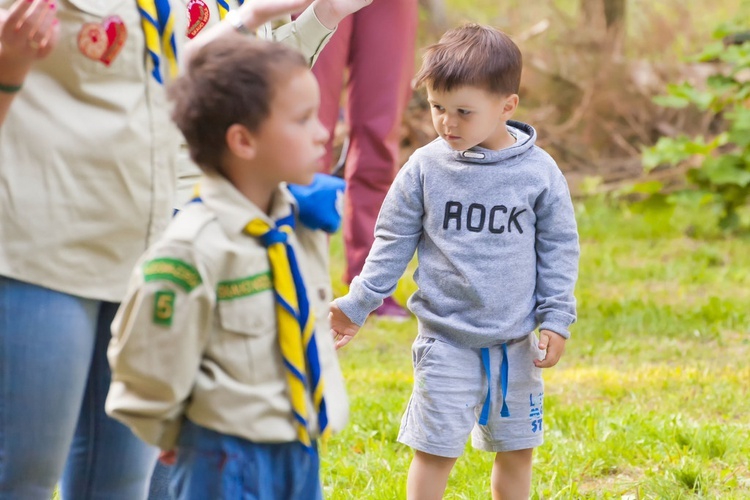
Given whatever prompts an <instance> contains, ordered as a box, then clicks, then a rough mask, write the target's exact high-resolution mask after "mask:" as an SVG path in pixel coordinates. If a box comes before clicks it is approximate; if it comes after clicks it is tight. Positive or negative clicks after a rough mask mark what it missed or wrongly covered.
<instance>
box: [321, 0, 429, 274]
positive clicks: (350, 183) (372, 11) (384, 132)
mask: <svg viewBox="0 0 750 500" xmlns="http://www.w3.org/2000/svg"><path fill="white" fill-rule="evenodd" d="M416 29H417V0H376V1H374V2H373V3H372V4H370V5H369V6H367V7H365V8H364V9H362V10H360V11H359V12H356V13H355V14H353V15H351V16H349V17H347V18H346V19H344V20H343V21H342V22H341V23H339V26H338V29H337V30H336V32H335V33H334V35H333V38H332V39H331V40H330V42H329V43H328V45H327V46H326V47H325V48H324V49H323V51H322V53H321V54H320V56H319V58H318V60H317V62H316V63H315V66H313V72H314V73H315V76H316V77H317V79H318V82H319V84H320V92H321V107H320V119H321V121H322V122H323V124H324V125H325V126H326V127H327V128H328V130H329V131H330V132H331V139H330V140H329V143H328V147H327V157H326V160H327V161H326V165H332V163H333V159H332V158H331V149H332V144H333V131H334V129H335V127H336V122H337V120H338V116H339V105H340V102H341V91H342V89H343V87H344V82H345V74H346V73H347V70H348V78H346V91H347V94H346V108H345V119H346V122H347V123H348V125H349V129H350V136H349V141H350V142H349V152H348V155H347V159H346V170H345V172H346V174H345V178H346V181H347V188H346V195H345V200H344V201H345V202H344V223H343V233H344V243H345V245H346V261H347V266H346V271H345V275H344V280H345V281H346V282H347V283H349V282H351V280H352V278H354V277H355V276H357V275H358V274H359V273H360V272H361V271H362V266H363V265H364V263H365V259H366V258H367V254H368V252H369V251H370V247H371V246H372V243H373V241H374V230H375V222H376V220H377V216H378V212H379V210H380V205H381V204H382V203H383V199H384V198H385V195H386V193H387V192H388V188H389V187H390V185H391V182H393V178H394V177H395V175H396V172H397V171H398V169H399V168H400V167H401V165H399V161H398V160H399V141H400V128H401V117H402V115H403V112H404V109H405V108H406V105H407V103H408V101H409V98H410V96H411V79H412V77H413V75H414V64H415V57H414V56H415V54H414V44H415V36H416Z"/></svg>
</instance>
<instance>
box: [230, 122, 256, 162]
mask: <svg viewBox="0 0 750 500" xmlns="http://www.w3.org/2000/svg"><path fill="white" fill-rule="evenodd" d="M225 140H226V141H227V149H229V152H230V153H232V154H233V155H235V156H237V157H239V158H241V159H243V160H252V159H253V158H255V155H257V154H258V139H257V137H256V136H255V134H253V133H252V132H250V131H249V130H248V129H247V127H245V126H244V125H240V124H239V123H234V124H232V125H230V126H229V128H228V129H227V133H226V136H225Z"/></svg>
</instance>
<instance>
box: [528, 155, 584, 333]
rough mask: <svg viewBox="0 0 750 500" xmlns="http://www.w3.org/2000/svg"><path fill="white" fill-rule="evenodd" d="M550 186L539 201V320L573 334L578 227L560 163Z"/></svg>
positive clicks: (548, 327)
mask: <svg viewBox="0 0 750 500" xmlns="http://www.w3.org/2000/svg"><path fill="white" fill-rule="evenodd" d="M555 170H556V176H555V177H554V178H553V180H552V182H551V185H550V188H549V189H548V190H547V191H545V192H544V193H543V194H542V195H541V196H540V197H539V198H538V199H537V203H536V209H535V211H536V217H537V221H536V255H537V265H536V268H537V279H536V320H537V323H538V324H539V328H540V329H543V330H551V331H553V332H555V333H558V334H560V335H562V336H563V337H565V338H566V339H567V338H570V331H569V330H568V328H569V327H570V325H571V324H572V323H573V322H575V320H576V300H575V297H574V295H573V292H574V289H575V284H576V280H577V278H578V258H579V253H580V250H579V245H578V230H577V227H576V220H575V212H574V209H573V203H572V201H571V199H570V192H569V191H568V185H567V182H566V181H565V177H563V175H562V172H560V171H559V170H558V169H557V168H556V167H555Z"/></svg>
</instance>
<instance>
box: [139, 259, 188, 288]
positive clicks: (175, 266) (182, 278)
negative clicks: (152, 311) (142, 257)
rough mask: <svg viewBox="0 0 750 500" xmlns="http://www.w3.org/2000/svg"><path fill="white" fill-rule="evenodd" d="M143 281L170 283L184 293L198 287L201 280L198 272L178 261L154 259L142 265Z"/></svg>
mask: <svg viewBox="0 0 750 500" xmlns="http://www.w3.org/2000/svg"><path fill="white" fill-rule="evenodd" d="M143 279H144V280H145V281H147V282H148V281H171V282H172V283H174V284H176V285H178V286H179V287H180V288H182V289H183V290H185V291H186V292H190V291H191V290H193V289H194V288H195V287H197V286H198V285H200V284H201V283H202V282H203V280H202V279H201V275H200V274H198V270H197V269H195V268H194V267H193V266H191V265H190V264H188V263H186V262H183V261H181V260H178V259H168V258H162V259H154V260H150V261H148V262H146V263H145V264H144V265H143Z"/></svg>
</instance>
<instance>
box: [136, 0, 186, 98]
mask: <svg viewBox="0 0 750 500" xmlns="http://www.w3.org/2000/svg"><path fill="white" fill-rule="evenodd" d="M136 1H137V3H138V12H139V13H140V14H141V24H142V26H143V34H144V36H145V39H146V49H147V50H148V53H149V55H150V56H151V61H152V62H153V64H154V69H153V70H152V72H151V74H152V76H153V77H154V79H156V81H157V82H159V83H162V84H163V83H164V80H165V77H166V78H174V77H175V76H176V75H177V42H176V41H175V34H174V14H173V12H172V9H171V7H170V5H169V0H136ZM162 63H164V66H165V67H166V74H165V69H164V68H163V67H162Z"/></svg>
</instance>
